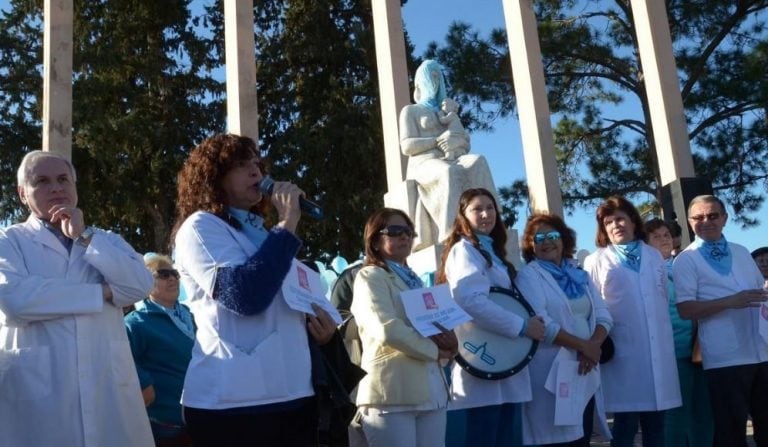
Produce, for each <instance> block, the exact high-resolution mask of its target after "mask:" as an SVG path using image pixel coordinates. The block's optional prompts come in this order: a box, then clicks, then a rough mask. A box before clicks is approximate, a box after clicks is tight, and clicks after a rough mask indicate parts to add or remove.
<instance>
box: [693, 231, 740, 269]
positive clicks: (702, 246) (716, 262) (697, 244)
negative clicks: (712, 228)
mask: <svg viewBox="0 0 768 447" xmlns="http://www.w3.org/2000/svg"><path fill="white" fill-rule="evenodd" d="M692 245H693V247H694V249H695V250H696V251H698V252H699V253H701V256H703V257H704V260H705V261H707V264H709V266H710V267H712V268H713V269H714V270H715V271H716V272H717V273H719V274H720V275H723V276H728V274H730V273H731V265H732V264H733V256H731V248H730V247H729V246H728V241H726V240H725V236H722V237H720V240H718V241H714V242H708V241H705V240H704V239H701V238H700V237H698V236H696V239H695V240H694V241H693V244H692Z"/></svg>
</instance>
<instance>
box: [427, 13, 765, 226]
mask: <svg viewBox="0 0 768 447" xmlns="http://www.w3.org/2000/svg"><path fill="white" fill-rule="evenodd" d="M666 7H667V12H668V17H669V25H670V30H671V35H672V40H673V49H674V55H675V57H676V61H677V68H678V76H679V79H680V91H681V94H682V98H683V105H684V108H685V114H686V118H687V120H688V131H689V138H690V140H691V146H692V149H693V154H694V164H695V167H696V174H697V175H698V176H700V177H704V178H707V179H709V180H710V181H711V182H712V184H713V187H714V189H715V190H716V191H717V194H719V195H721V196H723V198H724V199H726V200H727V201H728V202H729V203H730V204H731V205H732V206H733V211H734V213H733V216H732V217H733V218H735V219H736V220H737V221H739V222H740V223H742V224H744V225H755V224H756V223H757V221H756V220H755V218H754V212H755V211H757V210H758V209H759V208H760V207H761V205H762V204H763V202H764V196H765V193H766V192H768V156H767V155H768V144H767V143H768V114H767V111H768V77H766V76H765V66H766V63H768V60H767V59H766V57H768V53H767V51H766V50H767V49H768V32H767V31H766V27H765V24H766V17H768V15H767V13H766V9H768V1H766V0H736V1H728V2H713V1H707V0H694V1H691V0H685V1H683V0H668V1H666ZM534 9H535V12H536V15H537V17H538V21H539V22H538V32H539V38H540V43H541V49H542V54H543V63H544V71H545V76H546V82H547V87H548V96H549V104H550V108H551V110H552V112H553V113H555V114H556V121H557V123H556V125H555V128H554V132H555V145H556V151H557V152H556V156H557V161H558V169H559V173H560V183H561V186H562V189H563V198H564V201H565V204H566V206H568V207H571V208H573V207H576V206H585V205H591V204H594V202H595V201H596V200H599V199H602V198H604V197H605V196H607V195H610V194H625V195H630V196H632V195H634V196H638V195H639V197H641V198H643V197H649V196H650V197H655V198H656V199H657V200H658V199H659V198H660V195H661V187H662V185H661V184H660V178H659V171H658V166H657V161H656V152H655V146H654V139H653V134H652V132H651V130H650V111H651V108H652V107H653V106H654V105H653V104H649V103H648V101H647V99H646V94H645V85H644V82H643V68H642V65H641V63H640V59H639V54H638V50H637V42H636V32H635V24H634V21H633V17H632V11H631V5H630V2H629V1H627V0H567V1H560V0H557V1H555V0H538V1H536V2H534ZM426 56H427V57H435V58H437V59H438V60H440V61H441V62H442V63H443V64H444V65H446V66H447V67H448V72H449V77H450V79H452V81H453V88H454V90H459V93H458V94H456V95H455V96H456V97H457V98H458V99H459V100H460V101H461V102H462V103H463V105H464V106H465V117H466V118H467V119H468V120H469V122H470V123H471V124H470V127H471V128H473V129H480V130H483V129H488V128H492V125H493V122H492V120H493V119H495V118H497V117H503V116H506V115H507V114H509V113H512V112H514V101H512V100H510V98H511V96H510V92H511V90H510V89H509V88H507V89H506V90H505V89H504V88H502V87H501V83H510V79H511V68H510V65H509V61H510V55H509V50H508V46H507V43H506V35H505V32H504V31H503V30H500V29H498V30H494V31H492V32H491V33H490V35H489V36H488V37H487V38H484V37H481V36H480V35H479V33H478V32H476V31H474V30H473V29H472V28H471V27H469V26H468V25H466V24H462V23H454V24H453V25H452V27H451V29H450V30H449V32H448V35H447V37H446V39H445V42H444V43H443V44H440V45H438V44H436V43H435V44H432V45H431V46H430V48H429V49H428V51H427V54H426ZM512 60H513V61H514V55H512ZM478 67H480V68H481V69H480V70H478ZM628 105H629V106H630V107H633V106H634V105H637V109H638V110H639V111H640V112H639V113H637V114H635V115H631V114H630V115H627V114H626V113H627V112H626V110H628V108H630V107H627V106H628ZM585 173H586V175H585ZM523 185H524V182H522V181H516V182H515V183H514V184H513V185H511V186H510V187H508V188H506V192H507V197H514V200H518V201H519V200H520V199H521V194H524V193H525V188H523V187H522V186H523ZM515 191H517V192H515ZM510 194H511V196H510Z"/></svg>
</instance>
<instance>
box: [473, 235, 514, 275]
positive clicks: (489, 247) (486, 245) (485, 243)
mask: <svg viewBox="0 0 768 447" xmlns="http://www.w3.org/2000/svg"><path fill="white" fill-rule="evenodd" d="M475 237H476V238H477V241H478V242H480V248H482V249H483V250H484V251H485V252H486V253H488V254H489V255H490V256H491V260H492V261H493V263H494V264H496V265H497V266H499V267H501V268H507V265H506V264H504V261H502V260H501V258H500V257H498V256H497V255H496V252H495V251H493V238H492V237H490V236H488V235H487V234H480V233H475Z"/></svg>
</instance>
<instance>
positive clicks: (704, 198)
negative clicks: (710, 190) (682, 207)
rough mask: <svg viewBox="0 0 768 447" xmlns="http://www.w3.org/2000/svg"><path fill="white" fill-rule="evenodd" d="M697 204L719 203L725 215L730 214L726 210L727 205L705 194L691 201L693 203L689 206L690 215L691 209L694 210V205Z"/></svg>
mask: <svg viewBox="0 0 768 447" xmlns="http://www.w3.org/2000/svg"><path fill="white" fill-rule="evenodd" d="M697 203H717V204H719V205H720V209H721V210H723V213H724V214H728V211H727V210H726V209H725V203H723V201H722V200H720V199H718V198H717V197H715V196H713V195H711V194H703V195H700V196H696V197H694V198H693V199H691V203H689V204H688V215H690V214H691V208H693V205H696V204H697Z"/></svg>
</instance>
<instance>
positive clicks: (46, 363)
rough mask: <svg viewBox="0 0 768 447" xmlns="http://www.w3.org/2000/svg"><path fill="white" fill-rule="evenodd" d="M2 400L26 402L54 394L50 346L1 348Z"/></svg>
mask: <svg viewBox="0 0 768 447" xmlns="http://www.w3.org/2000/svg"><path fill="white" fill-rule="evenodd" d="M0 389H1V390H2V392H0V400H4V401H7V402H23V401H32V400H38V399H42V398H44V397H47V396H48V395H49V394H51V390H52V384H51V351H50V348H48V347H47V346H40V347H35V348H24V349H4V350H0Z"/></svg>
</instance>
